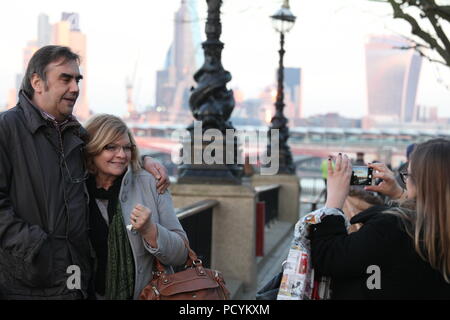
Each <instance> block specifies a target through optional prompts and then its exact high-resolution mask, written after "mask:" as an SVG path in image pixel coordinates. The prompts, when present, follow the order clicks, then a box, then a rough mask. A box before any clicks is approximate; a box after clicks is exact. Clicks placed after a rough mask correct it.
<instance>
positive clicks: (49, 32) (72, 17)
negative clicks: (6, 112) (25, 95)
mask: <svg viewBox="0 0 450 320" xmlns="http://www.w3.org/2000/svg"><path fill="white" fill-rule="evenodd" d="M49 44H55V45H62V46H68V47H70V48H71V49H72V50H73V51H74V52H75V53H77V54H78V55H80V57H81V65H80V71H81V73H82V74H83V80H82V81H81V82H80V96H79V97H78V100H77V103H76V105H75V110H74V114H75V116H76V117H77V118H78V119H79V120H81V121H84V120H86V119H87V118H88V117H89V115H90V110H89V104H88V99H87V81H88V74H87V48H86V35H85V34H83V33H82V32H81V31H80V24H79V15H78V13H73V12H71V13H68V12H63V13H62V18H61V21H59V22H56V23H55V24H53V25H52V24H50V22H49V18H48V16H47V15H46V14H40V15H39V17H38V31H37V40H31V41H28V43H27V45H26V47H25V48H24V49H23V70H22V73H21V74H18V75H17V77H16V83H15V88H13V89H11V90H10V91H9V93H8V102H7V103H8V106H9V107H13V106H14V105H15V104H16V101H17V94H18V92H19V90H20V86H21V82H22V77H23V75H24V74H25V70H26V67H27V65H28V62H29V61H30V59H31V57H32V56H33V54H34V53H35V52H36V51H37V50H38V49H39V48H41V47H43V46H46V45H49Z"/></svg>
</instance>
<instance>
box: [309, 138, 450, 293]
mask: <svg viewBox="0 0 450 320" xmlns="http://www.w3.org/2000/svg"><path fill="white" fill-rule="evenodd" d="M449 163H450V141H448V140H445V139H433V140H430V141H428V142H425V143H422V144H419V145H417V147H416V149H415V150H414V152H413V154H412V155H411V161H410V164H409V166H408V171H407V172H404V173H403V176H404V179H405V181H406V186H407V189H406V191H403V190H402V188H401V187H400V186H398V184H397V183H396V181H395V179H393V178H392V177H391V175H390V174H389V172H388V171H387V170H385V167H384V166H383V165H382V164H374V165H371V167H372V168H374V169H375V172H374V178H381V179H383V182H382V183H381V184H380V185H378V186H370V187H366V190H372V191H378V192H380V191H381V192H384V193H385V194H386V195H388V196H392V197H394V198H401V199H402V201H400V203H399V206H398V207H390V208H384V209H380V210H379V211H378V212H371V214H366V213H365V212H362V213H360V214H357V215H355V216H354V217H353V218H352V219H351V220H350V223H362V227H361V228H360V229H359V230H358V231H356V232H353V233H350V234H349V233H348V231H347V229H346V227H345V219H348V218H347V217H345V216H344V215H343V214H342V215H340V216H338V215H326V216H325V217H324V218H323V220H322V222H321V223H320V224H317V225H314V226H313V229H312V232H311V250H312V262H313V266H314V269H315V271H316V272H318V273H319V274H321V275H324V276H330V277H331V278H332V286H333V282H334V283H335V284H336V283H346V284H348V285H349V286H350V287H352V288H353V290H350V291H349V294H348V296H345V294H340V296H339V298H340V299H450V171H449V170H448V166H449ZM351 174H352V166H351V162H350V160H349V159H348V157H347V156H345V155H344V156H342V155H339V156H338V157H337V160H336V165H335V168H334V169H333V168H332V166H331V160H330V163H329V167H328V185H327V188H328V199H327V202H326V204H325V208H324V209H323V210H324V211H327V210H330V211H332V210H336V209H337V210H342V208H343V205H344V202H345V199H346V198H347V195H348V192H349V187H350V186H349V181H350V177H351ZM332 289H333V287H332ZM332 297H333V295H332Z"/></svg>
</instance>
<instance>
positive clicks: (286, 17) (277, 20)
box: [270, 0, 296, 33]
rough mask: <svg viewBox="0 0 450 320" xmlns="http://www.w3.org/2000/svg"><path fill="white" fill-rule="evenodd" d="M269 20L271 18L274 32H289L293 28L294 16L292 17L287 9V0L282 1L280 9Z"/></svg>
mask: <svg viewBox="0 0 450 320" xmlns="http://www.w3.org/2000/svg"><path fill="white" fill-rule="evenodd" d="M270 18H272V24H273V27H274V29H275V30H276V31H278V32H280V33H287V32H289V31H290V30H291V29H292V27H293V26H294V23H295V19H296V16H294V14H293V13H292V12H291V9H290V8H289V0H284V3H283V5H282V6H281V8H280V9H279V10H278V11H277V12H275V14H274V15H272V16H270Z"/></svg>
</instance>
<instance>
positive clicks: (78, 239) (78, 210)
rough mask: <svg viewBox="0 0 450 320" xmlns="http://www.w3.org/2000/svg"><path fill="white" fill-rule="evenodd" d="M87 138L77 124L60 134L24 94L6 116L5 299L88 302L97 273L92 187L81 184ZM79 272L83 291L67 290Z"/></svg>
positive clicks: (0, 250)
mask: <svg viewBox="0 0 450 320" xmlns="http://www.w3.org/2000/svg"><path fill="white" fill-rule="evenodd" d="M85 136H86V131H85V130H84V129H83V128H82V127H81V125H80V123H79V122H78V121H76V120H74V119H71V120H70V121H68V123H66V124H65V125H63V126H62V127H61V128H60V129H59V130H58V129H57V128H56V126H55V125H54V124H52V122H51V121H49V120H46V119H45V118H44V117H43V116H42V114H41V112H40V111H39V110H38V109H37V108H36V107H35V106H34V105H33V104H32V103H31V101H30V100H29V99H28V97H26V96H25V94H24V93H22V92H21V93H20V95H19V103H18V105H17V106H16V107H14V108H12V109H11V110H8V111H6V112H3V113H1V114H0V292H1V294H2V295H3V296H4V298H7V299H46V298H51V299H75V298H79V297H80V296H82V295H84V296H86V289H87V286H88V280H89V278H90V276H91V267H92V265H91V264H92V254H91V252H92V251H91V250H90V245H89V238H88V216H87V214H88V207H87V193H86V192H85V191H86V189H85V186H84V182H80V183H77V182H76V181H77V180H78V179H79V180H81V181H82V178H83V176H84V173H85V170H84V163H83V146H84V145H85V142H84V141H85V140H84V138H85ZM61 146H62V148H63V150H62V148H61ZM62 151H63V152H62ZM71 265H74V266H78V267H79V268H80V272H81V291H80V290H69V288H68V286H67V283H66V282H67V279H68V277H69V276H70V275H72V274H73V272H72V273H67V270H68V267H69V266H71ZM69 271H70V270H69ZM71 283H72V284H76V282H71Z"/></svg>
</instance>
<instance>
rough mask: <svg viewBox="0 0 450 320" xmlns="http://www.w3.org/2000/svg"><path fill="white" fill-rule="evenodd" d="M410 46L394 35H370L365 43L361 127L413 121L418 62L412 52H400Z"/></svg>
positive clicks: (418, 69)
mask: <svg viewBox="0 0 450 320" xmlns="http://www.w3.org/2000/svg"><path fill="white" fill-rule="evenodd" d="M410 45H411V43H409V42H407V41H406V40H404V39H403V38H400V37H397V36H371V37H370V39H369V41H368V43H367V44H366V48H365V49H366V76H367V98H368V100H367V101H368V116H367V118H366V121H365V124H366V125H365V127H370V126H371V125H376V123H382V122H384V123H387V122H399V123H403V122H412V121H415V120H416V119H417V107H416V93H417V86H418V82H419V75H420V68H421V63H422V59H421V57H420V55H419V54H417V53H416V52H415V51H414V50H412V49H409V50H405V49H401V48H404V47H409V46H410ZM367 120H368V121H367Z"/></svg>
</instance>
